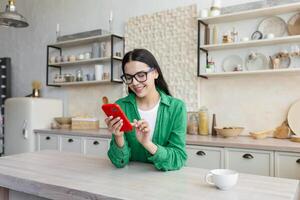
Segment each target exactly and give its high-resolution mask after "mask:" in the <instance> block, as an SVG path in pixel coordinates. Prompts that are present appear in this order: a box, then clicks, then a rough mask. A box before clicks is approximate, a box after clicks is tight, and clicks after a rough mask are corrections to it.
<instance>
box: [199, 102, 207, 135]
mask: <svg viewBox="0 0 300 200" xmlns="http://www.w3.org/2000/svg"><path fill="white" fill-rule="evenodd" d="M199 134H200V135H208V109H207V108H206V107H205V106H202V107H201V108H200V110H199Z"/></svg>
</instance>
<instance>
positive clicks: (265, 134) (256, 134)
mask: <svg viewBox="0 0 300 200" xmlns="http://www.w3.org/2000/svg"><path fill="white" fill-rule="evenodd" d="M273 133H274V130H267V131H257V132H250V133H249V134H250V135H251V137H252V138H254V139H264V138H266V137H270V136H273Z"/></svg>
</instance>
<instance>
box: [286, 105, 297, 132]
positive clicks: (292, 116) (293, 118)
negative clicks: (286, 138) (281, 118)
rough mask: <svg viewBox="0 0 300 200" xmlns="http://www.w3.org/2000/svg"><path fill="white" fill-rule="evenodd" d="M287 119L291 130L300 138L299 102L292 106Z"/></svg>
mask: <svg viewBox="0 0 300 200" xmlns="http://www.w3.org/2000/svg"><path fill="white" fill-rule="evenodd" d="M287 119H288V124H289V127H290V128H291V130H292V131H293V132H294V133H295V134H296V135H299V136H300V100H298V101H296V102H295V103H293V104H292V106H291V107H290V109H289V112H288V117H287Z"/></svg>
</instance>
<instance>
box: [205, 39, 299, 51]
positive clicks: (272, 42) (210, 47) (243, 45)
mask: <svg viewBox="0 0 300 200" xmlns="http://www.w3.org/2000/svg"><path fill="white" fill-rule="evenodd" d="M293 42H300V35H295V36H286V37H280V38H274V39H262V40H251V41H247V42H236V43H227V44H213V45H202V46H201V47H200V48H202V49H205V50H207V51H211V50H223V49H235V48H249V47H259V46H268V45H276V44H288V43H293Z"/></svg>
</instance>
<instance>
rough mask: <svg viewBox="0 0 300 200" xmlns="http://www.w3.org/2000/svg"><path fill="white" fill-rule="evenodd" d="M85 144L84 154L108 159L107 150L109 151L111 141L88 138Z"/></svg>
mask: <svg viewBox="0 0 300 200" xmlns="http://www.w3.org/2000/svg"><path fill="white" fill-rule="evenodd" d="M84 142H85V144H84V146H85V148H84V150H85V152H84V154H86V155H94V156H98V157H100V158H107V150H108V149H109V142H110V139H104V138H86V139H85V140H84Z"/></svg>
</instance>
